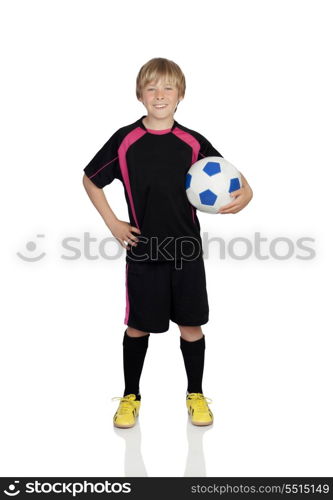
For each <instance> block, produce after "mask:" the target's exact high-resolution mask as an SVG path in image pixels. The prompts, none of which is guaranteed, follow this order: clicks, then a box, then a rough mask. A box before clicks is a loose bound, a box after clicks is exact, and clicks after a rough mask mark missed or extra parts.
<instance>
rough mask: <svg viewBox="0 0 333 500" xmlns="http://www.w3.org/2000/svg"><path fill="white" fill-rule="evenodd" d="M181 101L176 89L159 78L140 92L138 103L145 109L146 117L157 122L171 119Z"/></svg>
mask: <svg viewBox="0 0 333 500" xmlns="http://www.w3.org/2000/svg"><path fill="white" fill-rule="evenodd" d="M181 100H182V96H179V93H178V88H177V87H176V86H175V85H174V84H171V83H170V82H169V81H168V80H166V79H164V78H160V79H159V80H157V81H155V82H150V83H149V84H147V85H146V86H145V87H144V88H143V89H142V91H141V98H140V99H139V101H141V102H142V103H143V105H144V106H145V108H146V109H147V113H148V117H150V118H154V119H157V120H160V119H163V120H167V119H172V117H173V114H174V112H175V110H176V107H177V104H178V103H179V101H181Z"/></svg>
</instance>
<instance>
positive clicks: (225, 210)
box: [218, 172, 253, 214]
mask: <svg viewBox="0 0 333 500" xmlns="http://www.w3.org/2000/svg"><path fill="white" fill-rule="evenodd" d="M240 176H241V179H242V187H241V188H240V189H237V191H233V192H232V193H230V196H232V197H233V198H235V199H234V200H233V201H232V202H231V203H228V204H227V205H224V207H222V208H220V210H219V211H218V213H219V214H235V213H237V212H239V211H240V210H242V209H243V208H244V207H246V205H247V204H248V203H249V202H250V201H251V199H252V197H253V191H252V189H251V187H250V184H249V183H248V182H247V180H246V179H245V177H244V175H243V174H242V173H241V172H240Z"/></svg>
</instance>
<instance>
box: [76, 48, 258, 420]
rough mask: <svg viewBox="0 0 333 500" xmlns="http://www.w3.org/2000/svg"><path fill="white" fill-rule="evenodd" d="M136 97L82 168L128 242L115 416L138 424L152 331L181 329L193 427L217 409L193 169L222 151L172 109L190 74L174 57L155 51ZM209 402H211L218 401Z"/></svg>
mask: <svg viewBox="0 0 333 500" xmlns="http://www.w3.org/2000/svg"><path fill="white" fill-rule="evenodd" d="M136 95H137V98H138V100H139V101H140V102H142V104H143V105H144V106H145V108H146V110H147V115H144V116H142V117H141V118H140V119H139V120H137V121H136V122H134V123H132V124H130V125H127V126H124V127H122V128H120V129H118V130H117V131H116V132H115V133H114V134H113V135H112V136H111V138H110V139H109V140H108V141H107V142H106V143H105V144H104V146H103V147H102V148H101V149H100V151H98V153H97V154H96V155H95V156H94V158H93V159H92V160H91V161H90V163H89V164H88V165H87V166H86V167H85V168H84V172H85V175H84V177H83V183H84V187H85V189H86V191H87V193H88V195H89V197H90V199H91V201H92V203H93V204H94V206H95V207H96V209H97V210H98V212H99V213H100V215H101V216H102V218H103V220H104V222H105V223H106V225H107V227H108V228H109V229H110V231H111V233H112V234H113V236H114V237H115V238H117V239H118V241H119V242H120V244H121V246H122V247H123V248H125V249H126V280H125V282H126V311H125V320H124V324H126V325H127V328H126V330H125V333H124V338H123V368H124V379H125V389H124V394H123V396H122V397H119V398H113V399H120V403H119V407H118V410H117V411H116V413H115V415H114V418H113V423H114V425H115V426H116V427H120V428H129V427H132V426H133V425H135V422H136V420H137V417H138V414H139V409H140V405H141V395H140V390H139V381H140V376H141V372H142V368H143V363H144V359H145V355H146V351H147V348H148V339H149V336H150V333H162V332H166V331H167V330H168V329H169V320H170V319H171V321H173V322H175V323H176V324H177V325H178V327H179V330H180V349H181V351H182V355H183V358H184V364H185V370H186V374H187V381H188V386H187V391H186V406H187V411H188V413H189V415H190V418H191V422H192V423H193V424H194V425H210V424H211V423H212V422H213V414H212V411H211V410H210V408H209V406H208V404H207V403H208V399H209V398H206V397H205V396H204V395H203V390H202V377H203V368H204V351H205V336H204V334H203V332H202V329H201V325H203V324H205V323H207V322H208V314H209V306H208V297H207V290H206V279H205V269H204V262H203V252H202V242H201V237H200V224H199V220H198V218H197V215H196V209H195V208H194V207H193V206H192V205H191V204H190V203H189V202H188V200H187V196H186V191H185V177H186V173H187V171H188V170H189V168H190V166H191V165H192V164H193V163H194V162H195V161H197V160H199V159H200V158H203V157H206V156H221V157H222V155H221V154H220V153H219V152H218V151H217V150H216V149H215V148H214V147H213V146H212V145H211V144H210V142H208V140H207V139H205V137H203V136H202V135H201V134H199V133H198V132H195V131H193V130H190V129H188V128H186V127H184V126H183V125H180V124H179V123H178V122H176V121H175V120H174V117H173V115H174V113H175V111H176V109H177V106H178V104H179V102H180V101H181V100H182V99H183V98H184V95H185V77H184V74H183V73H182V71H181V69H180V68H179V66H178V65H177V64H175V63H174V62H173V61H170V60H168V59H164V58H154V59H151V60H150V61H148V62H147V63H146V64H145V65H144V66H142V68H141V69H140V71H139V73H138V76H137V81H136ZM115 178H117V179H119V180H120V181H121V182H122V183H123V186H124V194H125V198H126V202H127V205H128V214H129V220H130V222H129V223H128V222H126V221H121V220H118V219H117V217H116V215H115V214H114V212H113V211H112V209H111V208H110V206H109V205H108V202H107V200H106V198H105V195H104V192H103V187H104V186H106V185H107V184H110V183H111V182H112V181H113V180H114V179H115ZM242 182H243V187H242V188H241V189H239V190H237V191H234V192H233V193H232V196H234V197H235V198H236V199H235V201H233V202H232V203H230V204H228V205H227V206H225V207H224V208H223V209H221V210H220V213H224V214H225V213H236V212H238V211H239V210H241V209H243V208H244V207H245V206H246V205H247V204H248V203H249V201H250V200H251V198H252V190H251V188H250V186H249V184H248V183H247V181H246V179H245V178H244V177H243V176H242ZM210 402H211V401H210Z"/></svg>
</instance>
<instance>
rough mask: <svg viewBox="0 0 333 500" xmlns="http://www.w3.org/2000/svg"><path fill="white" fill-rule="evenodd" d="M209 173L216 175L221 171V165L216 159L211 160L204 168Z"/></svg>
mask: <svg viewBox="0 0 333 500" xmlns="http://www.w3.org/2000/svg"><path fill="white" fill-rule="evenodd" d="M202 170H203V171H204V172H205V173H206V174H207V175H210V176H212V175H215V174H218V173H219V172H221V165H220V164H219V163H217V162H216V161H209V162H208V163H206V165H205V166H204V168H203V169H202Z"/></svg>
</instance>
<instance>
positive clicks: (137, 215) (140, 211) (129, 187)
mask: <svg viewBox="0 0 333 500" xmlns="http://www.w3.org/2000/svg"><path fill="white" fill-rule="evenodd" d="M145 117H146V115H144V116H142V117H141V118H140V119H139V120H137V121H136V122H134V123H132V124H130V125H127V126H125V127H121V128H120V129H118V130H117V131H116V132H115V133H114V134H113V135H112V136H111V137H110V139H109V140H108V141H107V142H106V143H105V144H104V146H103V147H102V148H101V149H100V150H99V151H98V152H97V154H96V155H95V156H94V157H93V158H92V160H91V161H90V162H89V163H88V165H87V166H86V167H85V168H84V172H85V174H86V175H87V177H89V179H90V180H91V181H92V182H93V183H94V184H95V185H96V186H97V187H99V188H103V187H104V186H106V185H107V184H110V183H111V182H112V181H113V180H114V179H119V180H120V181H121V182H122V184H123V187H124V193H125V198H126V202H127V206H128V215H129V222H130V224H131V225H132V226H135V227H137V228H138V229H140V231H141V234H138V233H133V234H135V236H136V237H137V238H138V239H139V243H138V245H137V246H136V247H132V246H130V247H131V248H128V249H127V251H126V252H127V253H126V260H127V261H133V260H135V261H144V262H147V261H165V260H166V261H170V260H171V261H172V260H178V259H183V260H195V259H196V258H199V257H201V256H202V253H203V252H202V241H201V236H200V224H199V220H198V217H197V213H196V209H195V208H194V207H193V206H192V205H191V204H190V202H189V201H188V199H187V195H186V189H185V178H186V174H187V172H188V170H189V168H190V167H191V165H192V164H193V163H195V162H196V161H197V160H200V159H201V158H204V157H206V156H220V157H222V155H221V154H220V153H219V152H218V151H217V150H216V149H215V148H214V147H213V146H212V145H211V143H210V142H209V141H208V140H207V139H206V138H205V137H204V136H202V135H201V134H199V133H198V132H195V131H194V130H190V129H188V128H186V127H184V126H183V125H180V124H179V123H178V122H176V121H174V123H173V125H172V127H171V128H169V129H165V130H152V129H147V128H146V127H145V126H144V124H143V121H142V120H143V118H145ZM222 158H223V157H222Z"/></svg>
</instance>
